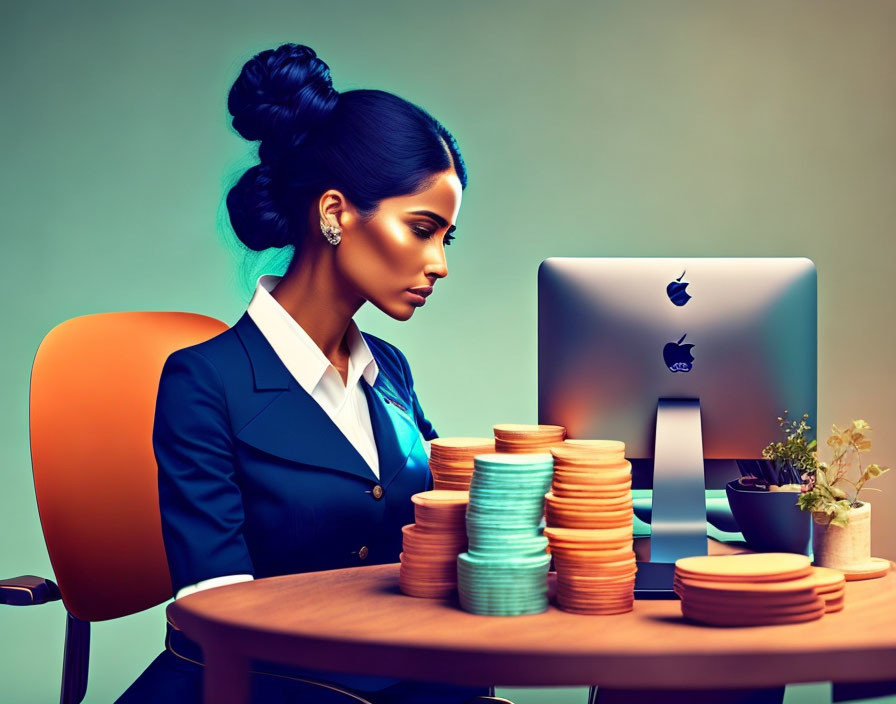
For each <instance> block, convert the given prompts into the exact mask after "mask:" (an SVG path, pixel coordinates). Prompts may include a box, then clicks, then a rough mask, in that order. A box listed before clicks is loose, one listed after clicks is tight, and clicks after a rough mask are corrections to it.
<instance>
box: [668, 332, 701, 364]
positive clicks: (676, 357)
mask: <svg viewBox="0 0 896 704" xmlns="http://www.w3.org/2000/svg"><path fill="white" fill-rule="evenodd" d="M687 336H688V334H687V333H685V334H684V335H682V336H681V339H680V340H679V341H678V342H667V343H666V346H665V347H663V361H664V362H665V363H666V366H667V367H669V371H670V372H689V371H691V367H693V366H694V365H693V362H694V355H692V354H691V348H692V347H693V346H694V345H691V344H687V345H683V344H681V343H682V342H684V338H686V337H687Z"/></svg>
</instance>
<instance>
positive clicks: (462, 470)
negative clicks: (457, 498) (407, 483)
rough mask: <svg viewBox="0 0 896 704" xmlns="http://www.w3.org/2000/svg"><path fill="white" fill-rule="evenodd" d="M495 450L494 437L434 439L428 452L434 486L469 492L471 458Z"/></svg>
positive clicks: (471, 472) (471, 468) (471, 474)
mask: <svg viewBox="0 0 896 704" xmlns="http://www.w3.org/2000/svg"><path fill="white" fill-rule="evenodd" d="M494 451H495V439H494V438H435V439H434V440H433V441H432V442H431V443H430V455H429V469H430V471H431V472H432V479H433V489H447V490H452V491H469V489H470V479H471V478H472V477H473V458H474V457H475V456H476V455H486V454H491V453H493V452H494Z"/></svg>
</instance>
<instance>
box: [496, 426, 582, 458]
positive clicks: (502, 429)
mask: <svg viewBox="0 0 896 704" xmlns="http://www.w3.org/2000/svg"><path fill="white" fill-rule="evenodd" d="M493 430H494V433H495V452H508V453H511V454H524V453H544V452H550V451H551V447H553V446H554V445H558V444H559V443H561V442H563V438H565V437H566V428H564V427H563V426H562V425H519V424H515V423H500V424H498V425H496V426H494V428H493Z"/></svg>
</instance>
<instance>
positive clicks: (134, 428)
mask: <svg viewBox="0 0 896 704" xmlns="http://www.w3.org/2000/svg"><path fill="white" fill-rule="evenodd" d="M226 329H227V325H225V324H224V323H222V322H221V321H220V320H215V319H214V318H209V317H207V316H204V315H197V314H195V313H167V312H164V313H155V312H152V313H150V312H139V313H100V314H97V315H86V316H82V317H78V318H73V319H72V320H67V321H66V322H64V323H62V324H60V325H58V326H56V327H55V328H53V329H52V330H51V331H50V332H49V333H48V334H47V335H46V337H44V339H43V341H42V342H41V344H40V347H39V348H38V350H37V354H36V355H35V358H34V364H33V366H32V370H31V401H30V428H31V462H32V467H33V472H34V491H35V493H36V495H37V507H38V511H39V513H40V520H41V526H42V528H43V532H44V540H45V541H46V544H47V551H48V552H49V555H50V563H51V564H52V565H53V571H54V572H55V574H56V581H57V583H58V585H59V586H58V588H57V586H56V584H54V583H53V582H51V581H50V580H47V579H41V578H38V577H33V576H28V577H20V578H18V579H10V580H3V581H0V602H6V603H10V604H36V603H44V602H47V601H52V600H55V599H59V598H60V596H61V598H62V603H63V604H64V605H65V608H66V610H67V612H68V613H67V617H66V635H65V650H64V657H63V669H62V694H61V697H60V701H61V702H62V703H63V704H78V702H80V701H81V700H82V699H83V698H84V694H85V692H86V691H87V665H88V656H89V652H90V622H91V621H105V620H107V619H113V618H118V617H120V616H126V615H128V614H133V613H136V612H138V611H142V610H144V609H148V608H150V607H152V606H155V605H156V604H160V603H162V602H163V601H167V600H168V599H170V598H171V596H172V593H171V592H172V590H171V580H170V578H169V575H168V563H167V560H166V557H165V548H164V544H163V542H162V523H161V518H160V516H159V493H158V488H157V484H156V472H157V470H156V461H155V455H154V454H153V447H152V426H153V416H154V413H155V401H156V393H157V392H158V386H159V378H160V377H161V374H162V366H163V364H164V363H165V360H166V359H167V357H168V355H169V354H171V353H172V352H173V351H174V350H177V349H180V348H182V347H188V346H190V345H194V344H197V343H199V342H202V341H204V340H207V339H209V338H210V337H213V336H214V335H217V334H218V333H220V332H222V331H224V330H226Z"/></svg>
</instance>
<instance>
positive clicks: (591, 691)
mask: <svg viewBox="0 0 896 704" xmlns="http://www.w3.org/2000/svg"><path fill="white" fill-rule="evenodd" d="M588 704H597V687H596V686H595V685H591V686H590V687H589V688H588Z"/></svg>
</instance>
